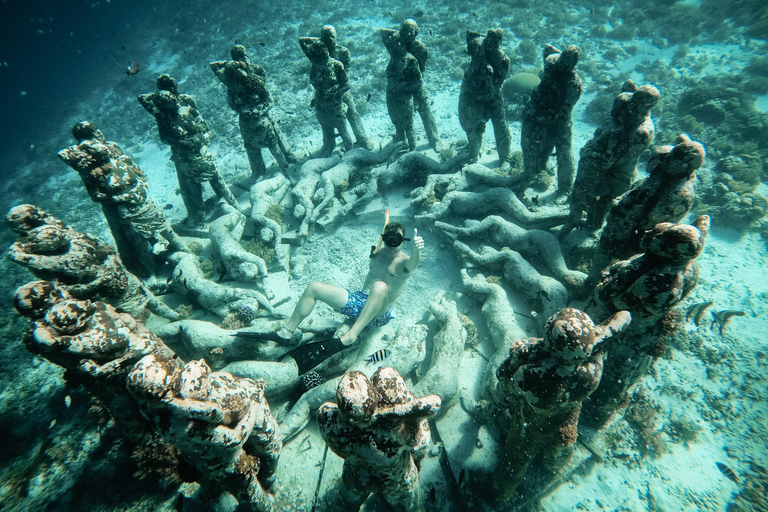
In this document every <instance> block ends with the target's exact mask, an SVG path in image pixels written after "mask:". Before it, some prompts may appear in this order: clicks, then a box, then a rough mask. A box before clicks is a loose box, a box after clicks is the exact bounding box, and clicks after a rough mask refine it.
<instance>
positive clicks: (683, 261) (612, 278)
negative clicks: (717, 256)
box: [582, 215, 710, 428]
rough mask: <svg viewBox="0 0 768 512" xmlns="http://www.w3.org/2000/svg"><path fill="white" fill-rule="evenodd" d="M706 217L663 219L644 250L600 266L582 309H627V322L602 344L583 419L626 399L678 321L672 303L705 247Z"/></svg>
mask: <svg viewBox="0 0 768 512" xmlns="http://www.w3.org/2000/svg"><path fill="white" fill-rule="evenodd" d="M709 223H710V220H709V217H708V216H706V215H702V216H700V217H698V218H697V219H696V221H695V222H694V223H693V225H687V224H672V223H670V222H662V223H659V224H657V225H656V226H655V227H654V228H653V229H651V230H649V231H647V232H646V233H645V234H644V235H640V234H638V236H641V237H642V240H641V242H640V249H641V250H642V251H644V252H643V253H642V254H637V255H635V256H632V257H631V258H629V259H626V260H622V261H619V262H617V263H614V264H613V265H611V266H610V267H608V268H606V269H605V270H603V272H602V275H601V280H600V282H599V283H598V285H597V287H596V288H595V290H594V291H593V292H592V295H591V296H590V298H589V301H588V303H587V307H586V308H585V310H586V311H587V312H588V313H589V315H590V316H592V317H595V318H606V317H608V316H611V315H613V314H615V313H616V312H617V311H622V310H626V311H629V312H630V313H631V314H632V325H630V327H629V328H628V329H627V330H626V331H625V332H623V333H622V334H621V335H620V336H617V338H616V339H615V340H613V341H612V342H611V343H610V344H608V346H607V347H606V351H607V354H608V358H607V361H606V364H605V369H604V372H603V379H602V381H601V383H600V387H599V388H598V389H597V391H595V393H593V394H592V396H591V397H590V398H589V400H588V401H587V402H585V404H584V411H583V413H582V419H583V421H584V422H585V423H586V424H588V425H590V426H593V427H596V428H600V427H602V426H605V425H606V424H607V423H608V421H609V420H610V419H611V416H612V415H613V413H614V412H615V411H616V410H618V409H620V408H621V407H623V406H624V405H626V403H627V401H628V396H629V390H630V388H631V387H632V386H633V385H634V384H635V383H637V382H638V381H639V380H640V378H641V377H642V376H643V375H645V373H646V372H647V371H648V369H649V368H650V366H651V364H652V363H653V358H654V357H660V356H662V355H664V352H665V351H666V347H665V344H664V339H663V337H664V336H665V335H670V334H672V333H673V332H674V331H675V330H676V329H677V328H678V326H679V323H680V321H681V320H680V319H678V318H677V316H676V315H675V313H674V312H673V311H672V308H674V307H675V306H677V305H678V304H680V303H681V302H682V301H683V300H684V299H685V298H686V297H687V296H688V294H690V293H691V291H692V290H693V289H694V288H695V287H696V283H697V282H698V277H699V271H698V268H697V267H696V262H695V259H696V258H697V257H698V256H699V255H700V254H701V253H702V251H703V250H704V238H705V237H706V236H707V233H708V232H709Z"/></svg>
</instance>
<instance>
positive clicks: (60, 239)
mask: <svg viewBox="0 0 768 512" xmlns="http://www.w3.org/2000/svg"><path fill="white" fill-rule="evenodd" d="M8 224H9V226H10V227H11V229H12V230H13V231H14V232H16V233H18V234H19V239H18V241H17V242H15V243H14V244H13V245H11V247H10V249H9V250H8V257H9V259H10V260H11V261H13V262H15V263H18V264H19V265H21V266H23V267H25V268H27V269H29V271H30V272H32V273H33V274H34V275H35V276H36V277H38V278H40V279H48V280H51V281H54V282H55V283H56V286H57V287H59V288H62V289H65V290H66V291H67V292H68V293H69V294H70V295H71V296H72V297H74V298H76V299H83V300H84V299H91V300H102V301H104V302H106V303H108V304H110V305H112V306H114V307H116V308H118V309H120V310H122V311H125V312H127V313H129V314H131V315H133V316H135V317H137V318H138V317H141V316H143V315H145V314H146V313H145V309H146V310H148V311H151V312H152V313H155V314H156V315H159V316H162V317H165V318H168V319H170V320H178V319H179V315H178V313H176V312H175V311H173V310H172V309H171V308H169V307H168V306H167V305H165V303H164V302H162V301H160V300H158V299H157V297H155V296H154V294H153V293H152V292H151V291H150V290H149V289H148V288H147V287H146V286H145V285H144V283H142V282H141V281H140V280H139V278H137V277H136V276H135V275H133V274H131V273H130V272H128V271H127V270H126V269H125V267H124V266H123V264H122V262H121V261H120V258H119V257H118V256H117V254H116V252H115V248H114V247H112V246H111V245H109V244H106V243H104V242H102V241H101V240H99V239H98V238H95V237H93V236H91V235H89V234H87V233H81V232H79V231H75V230H74V229H72V228H71V227H69V226H67V225H66V224H64V223H63V222H62V221H60V220H59V219H57V218H56V217H54V216H53V215H50V214H48V213H46V212H45V211H43V210H42V209H41V208H38V207H37V206H34V205H31V204H22V205H19V206H14V207H13V208H11V210H10V211H9V212H8Z"/></svg>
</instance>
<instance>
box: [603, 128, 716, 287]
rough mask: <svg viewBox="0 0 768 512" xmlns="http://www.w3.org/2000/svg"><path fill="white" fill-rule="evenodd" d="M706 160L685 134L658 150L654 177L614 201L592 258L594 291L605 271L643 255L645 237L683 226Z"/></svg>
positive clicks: (653, 159) (652, 168)
mask: <svg viewBox="0 0 768 512" xmlns="http://www.w3.org/2000/svg"><path fill="white" fill-rule="evenodd" d="M705 156H706V150H705V149H704V146H703V145H702V144H700V143H698V142H695V141H692V140H691V138H690V137H688V135H685V134H681V135H679V136H678V137H677V139H676V140H675V145H674V146H661V147H658V148H656V149H655V150H654V152H653V156H652V157H651V159H650V160H649V162H648V164H647V165H646V166H645V168H646V170H647V171H648V173H649V174H650V176H648V178H646V179H644V180H643V181H642V182H641V183H639V184H638V185H637V186H634V187H633V188H632V189H631V190H630V191H628V192H626V193H624V194H623V195H621V196H619V197H618V198H616V200H615V201H614V204H613V207H612V208H611V211H610V213H609V214H608V218H607V220H606V224H605V228H603V231H602V233H601V235H600V243H599V245H598V247H597V250H596V251H595V255H594V256H593V257H592V270H591V271H590V278H589V284H590V285H591V286H590V288H591V287H592V286H594V284H596V283H597V280H598V279H599V277H600V272H601V271H602V270H603V269H604V268H605V267H607V266H608V265H610V264H611V263H613V262H615V261H617V260H623V259H627V258H629V257H631V256H634V255H635V254H639V253H641V252H643V251H642V249H641V248H640V242H641V240H642V234H643V233H645V232H646V231H648V230H650V229H652V228H653V227H654V226H655V225H656V224H658V223H660V222H672V223H675V222H680V221H681V220H683V218H684V217H685V216H686V215H688V212H689V211H690V209H691V206H693V200H694V198H695V179H696V169H698V168H700V167H701V166H702V164H703V163H704V158H705Z"/></svg>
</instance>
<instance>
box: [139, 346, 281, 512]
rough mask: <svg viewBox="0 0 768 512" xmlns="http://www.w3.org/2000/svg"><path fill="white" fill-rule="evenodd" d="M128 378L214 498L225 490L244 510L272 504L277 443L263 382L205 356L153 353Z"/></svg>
mask: <svg viewBox="0 0 768 512" xmlns="http://www.w3.org/2000/svg"><path fill="white" fill-rule="evenodd" d="M126 385H127V387H128V390H129V391H130V393H131V394H132V395H133V396H134V397H135V398H136V399H137V400H138V401H139V403H140V404H141V407H142V410H143V411H144V413H145V415H146V416H147V418H148V419H149V420H150V421H151V422H152V423H153V425H154V427H155V430H156V431H157V433H158V434H159V435H160V436H161V438H162V439H163V440H164V441H165V442H167V443H168V444H170V445H172V446H173V447H174V448H176V449H177V450H179V452H180V454H181V456H182V457H183V458H184V459H185V460H186V461H187V462H188V463H190V464H192V465H193V466H194V467H196V468H197V469H198V470H200V472H201V473H202V475H201V477H200V480H201V481H200V482H199V483H200V484H201V485H203V486H204V488H205V489H206V491H209V492H211V493H215V494H212V496H211V497H212V498H215V497H216V496H217V495H218V494H219V493H221V492H222V491H228V492H230V493H231V494H232V495H234V496H235V497H236V498H237V499H238V500H239V501H240V503H241V505H243V508H247V507H250V508H247V509H248V510H254V511H258V512H266V511H272V510H274V509H275V498H274V496H273V494H272V493H270V489H271V488H272V486H273V484H274V481H275V469H276V468H277V461H278V457H279V454H280V449H281V447H282V443H281V442H280V436H279V433H278V427H277V422H276V421H275V418H274V417H273V416H272V413H271V412H270V410H269V405H268V404H267V401H266V399H265V398H264V382H263V381H253V380H251V379H242V378H238V377H233V376H232V375H230V374H228V373H223V372H211V369H210V368H209V367H208V365H207V364H205V361H203V360H202V359H201V360H197V361H190V362H189V363H187V364H186V365H184V366H182V365H180V364H179V363H178V362H177V361H176V360H174V359H171V358H168V357H163V356H159V355H150V356H147V357H145V358H143V359H142V360H141V361H139V362H138V363H137V364H136V365H135V366H134V367H133V369H132V370H131V372H130V373H129V374H128V379H127V384H126Z"/></svg>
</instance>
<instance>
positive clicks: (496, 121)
mask: <svg viewBox="0 0 768 512" xmlns="http://www.w3.org/2000/svg"><path fill="white" fill-rule="evenodd" d="M491 122H492V123H493V134H494V136H495V137H496V151H497V152H498V153H499V160H501V161H502V162H506V161H507V160H508V159H509V151H510V146H511V144H512V137H511V136H510V134H509V125H508V124H507V117H506V116H505V115H504V105H503V104H501V105H498V106H497V107H496V108H494V109H493V110H492V111H491Z"/></svg>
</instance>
